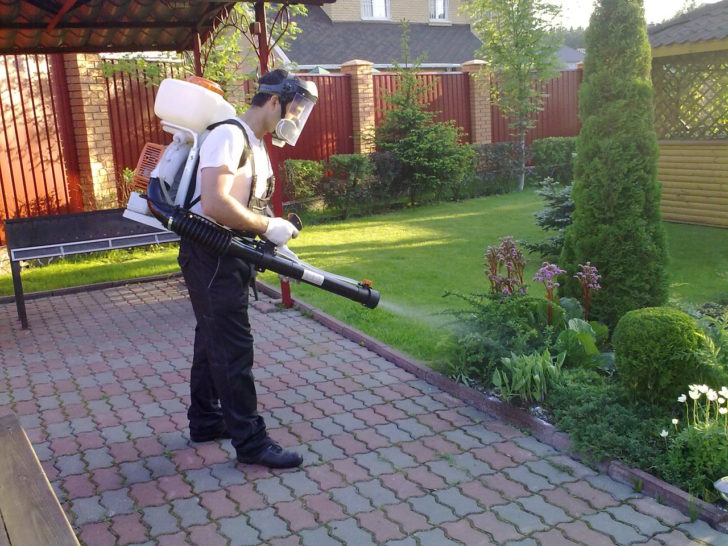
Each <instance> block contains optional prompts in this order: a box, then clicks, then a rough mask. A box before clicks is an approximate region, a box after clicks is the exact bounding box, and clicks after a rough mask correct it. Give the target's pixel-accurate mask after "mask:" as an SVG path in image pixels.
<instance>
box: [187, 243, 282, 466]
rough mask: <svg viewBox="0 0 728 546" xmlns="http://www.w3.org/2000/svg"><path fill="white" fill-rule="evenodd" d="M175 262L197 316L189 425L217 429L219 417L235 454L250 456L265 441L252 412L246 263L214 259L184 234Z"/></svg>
mask: <svg viewBox="0 0 728 546" xmlns="http://www.w3.org/2000/svg"><path fill="white" fill-rule="evenodd" d="M178 261H179V265H180V267H181V268H182V274H183V275H184V279H185V283H186V284H187V289H188V291H189V294H190V301H191V302H192V308H193V310H194V312H195V318H196V319H197V326H196V327H195V345H194V356H193V358H192V371H191V373H190V396H191V400H190V408H189V410H188V412H187V417H188V418H189V421H190V430H193V431H196V432H205V431H210V430H220V429H222V425H223V422H224V424H225V426H226V427H227V430H228V432H229V433H230V435H231V437H232V443H233V446H234V447H235V449H236V450H237V453H238V455H243V456H246V455H254V454H256V453H257V452H258V451H260V450H261V449H262V448H263V447H265V446H266V445H267V444H268V443H269V440H268V436H267V434H266V431H265V423H264V422H263V418H262V417H261V416H260V415H258V411H257V406H258V400H257V396H256V393H255V383H254V380H253V370H252V368H253V336H252V334H251V333H250V322H249V321H248V285H249V283H250V278H251V274H252V266H251V265H250V264H248V263H247V262H245V261H243V260H241V259H239V258H234V257H230V256H223V257H220V258H217V257H215V256H213V255H211V254H208V253H207V252H205V251H204V250H202V249H201V248H200V247H199V246H197V245H195V244H194V243H191V242H189V241H186V240H184V239H183V240H182V242H181V243H180V250H179V258H178ZM218 400H219V403H218Z"/></svg>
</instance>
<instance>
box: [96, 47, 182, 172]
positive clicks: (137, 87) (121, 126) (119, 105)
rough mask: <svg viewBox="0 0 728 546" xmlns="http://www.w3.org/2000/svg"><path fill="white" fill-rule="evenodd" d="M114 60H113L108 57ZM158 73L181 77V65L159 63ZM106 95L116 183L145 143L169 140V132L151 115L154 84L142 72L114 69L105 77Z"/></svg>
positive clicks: (135, 158) (134, 162) (137, 158)
mask: <svg viewBox="0 0 728 546" xmlns="http://www.w3.org/2000/svg"><path fill="white" fill-rule="evenodd" d="M107 62H109V63H110V64H112V65H113V64H114V61H107ZM160 73H162V74H167V75H169V76H170V77H181V76H182V67H181V65H175V64H171V63H169V64H167V63H160ZM106 96H107V98H108V104H109V121H110V123H111V144H112V148H113V150H114V171H115V175H116V181H117V185H118V184H120V183H121V182H122V172H123V171H124V169H125V168H129V169H134V168H135V167H136V165H137V161H138V160H139V154H141V151H142V148H143V147H144V144H146V143H147V142H154V143H156V144H169V143H170V142H171V140H172V138H171V135H169V133H165V132H164V131H162V125H161V123H160V122H159V118H157V116H155V115H154V99H155V98H156V96H157V86H156V85H152V84H150V83H149V82H147V81H146V80H145V78H144V76H143V75H138V74H129V73H128V72H114V73H113V74H112V75H111V76H110V77H108V78H106Z"/></svg>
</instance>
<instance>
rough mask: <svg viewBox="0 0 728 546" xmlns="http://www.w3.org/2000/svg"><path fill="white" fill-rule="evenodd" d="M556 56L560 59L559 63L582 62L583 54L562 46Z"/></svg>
mask: <svg viewBox="0 0 728 546" xmlns="http://www.w3.org/2000/svg"><path fill="white" fill-rule="evenodd" d="M557 55H558V56H559V59H561V61H562V62H565V63H581V62H584V54H583V53H582V52H581V51H578V50H576V49H574V48H573V47H569V46H562V48H561V49H559V51H558V54H557Z"/></svg>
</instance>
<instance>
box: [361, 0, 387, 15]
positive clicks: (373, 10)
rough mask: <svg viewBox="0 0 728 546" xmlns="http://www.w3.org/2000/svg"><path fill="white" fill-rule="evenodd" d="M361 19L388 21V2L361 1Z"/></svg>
mask: <svg viewBox="0 0 728 546" xmlns="http://www.w3.org/2000/svg"><path fill="white" fill-rule="evenodd" d="M361 17H362V19H389V0H361Z"/></svg>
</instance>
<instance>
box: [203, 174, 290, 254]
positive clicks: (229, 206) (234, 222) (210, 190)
mask: <svg viewBox="0 0 728 546" xmlns="http://www.w3.org/2000/svg"><path fill="white" fill-rule="evenodd" d="M201 175H202V181H201V185H202V187H201V188H200V205H201V206H202V213H203V214H204V215H205V216H208V217H210V218H212V219H213V220H215V221H216V222H217V223H219V224H222V225H223V226H227V227H229V228H231V229H234V230H240V231H247V232H249V233H255V234H256V235H260V236H262V237H265V238H266V239H268V240H269V241H271V242H272V243H273V244H275V245H276V246H282V245H285V244H286V243H287V242H288V241H289V240H290V239H295V238H296V237H298V230H297V229H296V227H295V226H294V225H293V224H291V223H290V222H289V221H288V220H284V219H283V218H268V217H267V216H263V215H262V214H258V213H256V212H253V211H252V210H250V209H249V208H248V207H246V206H245V205H243V204H242V203H240V202H239V201H238V200H237V199H235V198H233V197H232V196H231V195H230V189H231V188H232V186H233V180H234V175H233V173H231V172H230V171H229V170H228V168H227V167H205V168H203V169H202V170H201Z"/></svg>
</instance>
